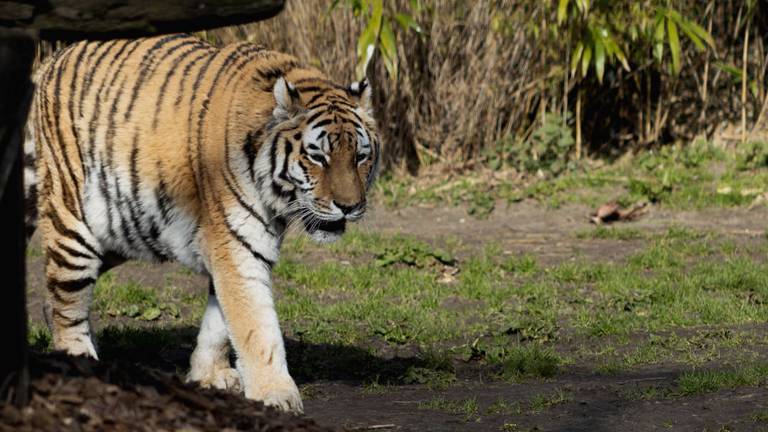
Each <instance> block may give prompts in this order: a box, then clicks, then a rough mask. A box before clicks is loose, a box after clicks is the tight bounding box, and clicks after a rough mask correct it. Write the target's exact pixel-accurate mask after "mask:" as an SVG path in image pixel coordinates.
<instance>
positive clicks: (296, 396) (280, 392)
mask: <svg viewBox="0 0 768 432" xmlns="http://www.w3.org/2000/svg"><path fill="white" fill-rule="evenodd" d="M245 397H247V398H249V399H255V400H260V401H262V402H264V404H265V405H267V406H273V407H275V408H278V409H279V410H281V411H285V412H291V413H294V414H303V413H304V404H303V403H302V402H301V394H300V393H299V388H298V387H297V386H296V383H295V382H293V379H292V378H291V377H290V376H288V377H287V378H285V377H280V378H275V379H274V380H268V381H265V382H261V383H259V384H257V385H252V386H246V389H245Z"/></svg>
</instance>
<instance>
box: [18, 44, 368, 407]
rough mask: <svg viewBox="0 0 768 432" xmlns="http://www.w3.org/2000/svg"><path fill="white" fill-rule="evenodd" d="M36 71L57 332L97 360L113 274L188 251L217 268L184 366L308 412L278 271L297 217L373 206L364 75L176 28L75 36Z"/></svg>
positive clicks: (34, 179)
mask: <svg viewBox="0 0 768 432" xmlns="http://www.w3.org/2000/svg"><path fill="white" fill-rule="evenodd" d="M34 81H35V83H36V89H35V93H34V96H33V100H32V106H31V108H30V120H29V122H28V134H27V139H26V141H25V153H26V154H25V163H26V165H25V166H26V169H25V178H26V181H27V186H28V188H27V199H28V201H35V202H36V205H29V206H28V210H29V211H28V214H27V223H28V224H29V226H30V227H31V229H28V233H31V232H33V231H34V224H35V223H37V226H38V229H39V230H40V232H41V238H42V249H43V251H44V261H45V276H46V288H47V293H46V301H45V304H46V306H45V316H46V319H47V321H48V324H49V327H50V329H51V332H52V341H53V346H54V349H56V350H61V351H64V352H66V353H68V354H70V355H84V356H88V357H92V358H94V359H97V360H98V354H97V349H96V344H95V343H94V339H93V336H92V332H91V324H90V319H89V307H90V303H91V301H92V297H93V290H94V284H95V282H96V280H97V279H98V277H99V275H101V274H102V273H104V272H105V271H107V270H109V269H111V268H113V267H114V266H116V265H119V264H121V263H123V262H125V261H126V260H130V259H133V260H144V261H156V262H162V261H175V262H179V263H181V264H182V265H184V266H186V267H188V268H190V269H192V270H193V271H196V272H199V273H201V274H203V275H205V276H207V277H208V278H209V280H210V283H209V293H208V301H207V305H206V307H205V311H204V313H203V318H202V322H201V324H200V330H199V334H198V336H197V344H196V347H195V349H194V350H193V352H192V354H191V357H190V369H189V373H188V375H187V377H186V378H187V380H188V381H190V382H196V383H199V384H200V385H201V386H203V387H217V388H222V389H230V390H233V391H241V392H242V393H244V395H245V397H247V398H250V399H255V400H260V401H263V402H264V403H265V404H266V405H269V406H274V407H277V408H278V409H281V410H283V411H288V412H296V413H301V412H303V404H302V400H301V397H300V394H299V390H298V388H297V386H296V384H295V382H294V380H293V378H292V377H291V375H290V373H289V371H288V366H287V363H286V353H285V345H284V342H283V337H282V333H281V328H280V324H279V321H278V316H277V312H276V310H275V304H274V299H273V292H272V276H271V274H272V269H273V267H274V266H275V264H276V262H277V261H278V256H279V252H280V246H281V243H282V241H283V238H284V235H285V233H286V232H287V230H288V229H289V228H291V227H293V226H296V227H298V230H299V231H301V232H304V233H306V234H308V235H309V236H310V237H311V238H312V239H314V240H315V241H317V242H319V243H328V242H332V241H335V240H337V239H338V238H340V236H341V235H343V234H344V232H345V230H346V227H347V223H351V222H354V221H357V220H359V219H360V218H362V217H363V215H364V214H365V212H366V209H367V207H368V205H367V202H368V200H367V194H368V191H369V190H370V189H371V185H372V184H373V181H374V179H375V177H376V173H377V171H378V165H379V152H380V140H379V135H378V132H377V129H376V122H375V119H374V112H373V106H372V100H371V99H372V96H371V95H372V88H371V86H370V85H369V83H368V80H367V79H363V80H361V81H356V82H353V83H352V84H350V85H347V86H343V85H339V84H335V83H334V82H333V81H331V80H330V79H329V78H328V77H327V76H326V75H325V74H324V73H322V72H321V71H320V70H318V69H317V68H315V67H311V66H308V65H306V64H304V63H301V62H300V61H299V60H298V59H297V58H296V57H294V56H291V55H288V54H285V53H280V52H276V51H271V50H268V49H266V48H264V47H262V46H259V45H255V44H251V43H246V42H241V43H235V44H231V45H227V46H224V47H215V46H213V45H211V44H209V43H207V42H204V41H202V40H200V39H198V38H196V37H194V36H190V35H185V34H172V35H164V36H156V37H150V38H141V39H118V40H111V41H82V42H79V43H75V44H73V45H70V46H68V47H66V48H65V49H63V50H60V51H58V52H57V53H55V54H54V55H52V56H51V58H49V59H48V61H47V62H45V63H44V64H43V65H42V66H41V67H40V70H39V71H38V73H37V75H36V77H35V78H34ZM33 167H34V169H32V168H33ZM231 350H234V354H235V361H234V365H233V364H232V363H231V362H230V351H231Z"/></svg>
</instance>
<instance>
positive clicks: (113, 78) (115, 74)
mask: <svg viewBox="0 0 768 432" xmlns="http://www.w3.org/2000/svg"><path fill="white" fill-rule="evenodd" d="M141 42H142V39H138V40H135V41H132V42H130V43H128V44H125V45H124V46H123V47H121V48H120V50H119V51H118V53H117V54H116V55H115V57H114V58H113V59H112V62H110V64H109V67H108V68H107V71H106V74H105V75H104V79H102V81H101V85H100V86H99V90H98V91H97V92H96V102H95V104H94V106H95V108H94V112H93V114H92V115H91V120H90V122H89V123H88V139H89V144H90V147H89V148H88V157H89V160H91V161H93V159H94V157H95V151H96V150H95V149H96V145H95V142H96V124H97V122H98V120H99V118H100V117H101V106H102V103H101V96H102V93H104V89H105V88H106V90H107V94H106V95H105V99H106V96H109V93H110V92H111V90H112V88H113V87H114V85H115V82H117V79H118V78H119V77H120V76H121V75H122V71H121V69H122V68H123V65H124V64H125V62H126V61H127V60H128V58H130V57H131V55H132V54H133V53H134V52H135V51H136V50H137V49H138V48H139V46H141ZM131 44H133V45H132V46H131V48H130V49H129V50H128V51H127V52H126V53H125V56H124V57H123V58H122V59H120V55H121V54H123V51H124V50H125V49H126V48H127V47H128V45H131ZM118 59H120V62H119V63H117V61H118ZM115 65H117V66H116V67H115ZM113 68H114V69H113ZM107 100H108V99H107Z"/></svg>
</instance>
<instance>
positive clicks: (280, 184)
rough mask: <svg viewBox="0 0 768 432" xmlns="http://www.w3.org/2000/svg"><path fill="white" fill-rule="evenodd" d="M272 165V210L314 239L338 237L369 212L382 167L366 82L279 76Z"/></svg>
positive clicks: (322, 239) (271, 141)
mask: <svg viewBox="0 0 768 432" xmlns="http://www.w3.org/2000/svg"><path fill="white" fill-rule="evenodd" d="M273 92H274V98H275V103H276V105H275V108H274V110H273V112H272V121H271V126H270V127H268V129H270V131H271V133H270V134H269V138H268V139H269V140H270V143H269V144H270V151H271V154H270V160H271V163H270V166H271V168H272V172H271V175H272V192H273V193H274V195H275V196H276V203H275V204H276V205H275V209H276V210H277V212H278V213H280V214H282V215H284V217H285V218H286V219H288V220H293V221H297V220H298V221H300V223H301V224H302V225H303V226H304V229H305V230H306V232H307V233H308V234H309V235H310V236H311V237H312V238H313V239H314V240H315V241H317V242H320V243H329V242H333V241H335V240H337V239H338V238H339V237H340V236H341V235H342V234H343V233H344V231H345V229H346V224H347V222H352V221H356V220H358V219H360V218H361V217H362V216H363V214H364V213H365V211H366V208H367V200H366V194H367V192H368V190H369V188H370V187H371V185H372V183H373V180H374V178H375V176H376V171H377V168H378V165H379V137H378V134H377V132H376V126H375V123H374V120H373V112H372V107H371V88H370V86H369V84H368V82H367V81H366V80H363V81H360V82H355V83H353V84H351V85H350V86H349V87H346V88H345V87H341V86H337V85H334V84H331V83H330V82H328V81H326V80H320V79H309V80H301V81H300V82H298V85H294V84H293V83H290V82H289V81H287V80H286V79H285V78H283V77H281V78H278V79H277V81H276V82H275V86H274V90H273Z"/></svg>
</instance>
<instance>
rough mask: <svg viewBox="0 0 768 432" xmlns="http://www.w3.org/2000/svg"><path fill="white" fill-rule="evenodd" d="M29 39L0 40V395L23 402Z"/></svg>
mask: <svg viewBox="0 0 768 432" xmlns="http://www.w3.org/2000/svg"><path fill="white" fill-rule="evenodd" d="M34 54H35V45H34V42H33V40H32V39H30V38H28V37H25V36H23V35H20V34H15V35H11V36H10V37H5V38H2V39H0V194H1V195H0V256H1V257H2V259H0V275H2V278H3V282H2V284H1V285H0V287H2V288H0V289H2V296H3V301H0V328H2V329H3V330H2V333H1V334H2V335H3V341H2V342H3V345H4V346H5V347H6V348H5V349H4V350H3V355H1V356H0V386H1V387H0V390H2V394H0V396H3V397H7V396H9V395H10V396H11V397H12V398H13V399H14V401H15V402H16V403H17V404H24V403H26V400H27V384H28V380H29V377H28V371H27V311H26V304H25V303H26V296H25V291H24V278H25V273H26V266H25V256H26V254H25V249H26V245H25V235H24V185H23V175H22V174H23V166H22V157H23V153H24V152H23V150H22V142H23V137H24V123H25V121H26V117H27V111H28V110H29V102H30V99H31V94H32V83H31V82H30V79H29V76H30V70H31V68H32V61H33V59H34Z"/></svg>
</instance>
